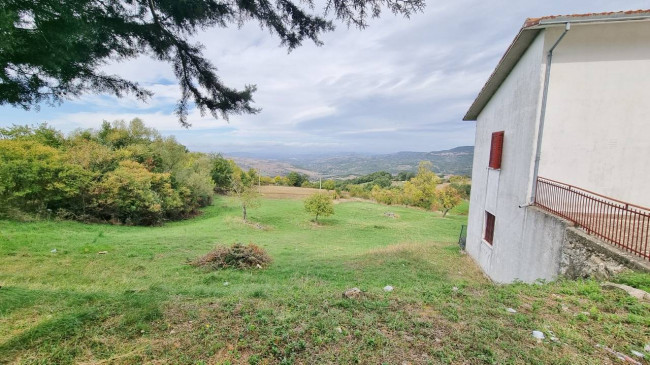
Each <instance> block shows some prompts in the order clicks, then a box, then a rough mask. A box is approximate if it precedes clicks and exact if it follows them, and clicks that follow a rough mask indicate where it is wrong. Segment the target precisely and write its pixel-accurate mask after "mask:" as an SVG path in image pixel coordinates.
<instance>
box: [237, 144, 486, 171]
mask: <svg viewBox="0 0 650 365" xmlns="http://www.w3.org/2000/svg"><path fill="white" fill-rule="evenodd" d="M229 157H230V158H233V159H234V160H235V162H237V164H239V165H240V166H242V167H244V168H250V167H253V168H256V169H258V170H260V171H261V172H262V174H264V175H268V176H275V175H286V174H287V173H289V171H297V172H300V173H305V174H307V175H310V176H312V177H317V176H322V177H347V176H359V175H365V174H369V173H372V172H375V171H388V172H390V173H392V174H397V173H399V172H401V171H415V170H416V169H417V165H418V163H419V162H420V161H424V160H426V161H431V163H432V164H433V170H434V171H435V172H436V173H442V174H454V175H471V173H472V160H473V158H474V147H473V146H463V147H456V148H453V149H450V150H444V151H433V152H408V151H405V152H397V153H392V154H382V155H364V154H355V153H347V154H339V155H303V156H287V157H275V158H273V159H264V158H260V157H261V156H251V155H245V156H244V155H239V156H238V155H234V156H229Z"/></svg>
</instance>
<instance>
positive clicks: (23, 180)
mask: <svg viewBox="0 0 650 365" xmlns="http://www.w3.org/2000/svg"><path fill="white" fill-rule="evenodd" d="M214 164H215V162H214V158H213V157H212V156H209V155H206V154H203V153H191V152H189V151H188V150H187V148H185V146H183V145H181V144H179V143H178V142H176V140H175V139H174V138H172V137H167V138H162V137H161V136H160V135H159V133H158V132H156V131H155V130H154V129H150V128H147V127H146V126H145V125H144V123H143V122H142V121H141V120H139V119H134V120H133V121H131V122H130V123H128V124H127V123H126V122H123V121H118V122H114V123H113V124H110V123H104V124H102V128H101V129H100V130H98V131H95V130H90V129H89V130H78V131H76V132H74V133H72V134H70V135H69V136H68V137H67V138H66V137H65V136H63V134H62V133H60V132H58V131H56V130H54V129H52V128H49V127H47V126H46V125H41V126H40V127H38V128H36V127H28V126H24V127H22V126H13V127H11V128H0V215H2V216H10V217H19V216H22V215H34V216H42V215H44V214H47V216H49V215H51V214H54V213H56V215H57V217H59V218H61V219H64V218H65V219H76V220H81V221H93V222H94V221H110V222H114V223H122V224H139V225H152V224H161V223H162V222H164V221H165V220H169V219H182V218H187V217H190V216H192V215H195V214H197V213H198V208H200V207H203V206H206V205H210V204H211V203H212V196H213V191H214V187H215V183H214V181H213V177H212V175H211V173H210V172H211V169H212V167H213V166H214ZM23 213H24V214H23Z"/></svg>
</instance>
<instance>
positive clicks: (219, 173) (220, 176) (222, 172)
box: [210, 155, 236, 193]
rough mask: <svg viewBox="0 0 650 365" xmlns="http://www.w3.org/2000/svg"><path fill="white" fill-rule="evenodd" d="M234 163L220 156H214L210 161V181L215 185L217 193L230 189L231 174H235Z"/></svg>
mask: <svg viewBox="0 0 650 365" xmlns="http://www.w3.org/2000/svg"><path fill="white" fill-rule="evenodd" d="M235 167H236V166H235V162H234V161H232V160H228V159H226V158H224V157H223V156H221V155H215V156H214V157H213V159H212V170H211V171H210V173H211V175H212V181H214V184H215V190H216V191H217V192H219V193H225V192H227V191H228V190H229V189H230V185H231V179H232V174H233V173H234V172H235Z"/></svg>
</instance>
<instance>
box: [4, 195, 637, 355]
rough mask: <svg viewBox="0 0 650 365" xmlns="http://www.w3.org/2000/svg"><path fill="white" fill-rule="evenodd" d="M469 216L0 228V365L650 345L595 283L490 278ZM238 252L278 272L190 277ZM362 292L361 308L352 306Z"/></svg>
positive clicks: (279, 206)
mask: <svg viewBox="0 0 650 365" xmlns="http://www.w3.org/2000/svg"><path fill="white" fill-rule="evenodd" d="M466 210H467V209H466V206H465V207H460V208H459V209H457V210H455V211H452V212H451V213H450V214H449V215H448V217H447V218H445V219H442V218H441V217H440V215H439V214H438V213H431V212H424V211H421V210H417V209H409V208H402V207H386V206H382V205H378V204H373V203H362V202H348V203H342V204H338V205H336V206H335V212H336V213H335V215H334V216H332V217H329V218H324V219H322V223H321V225H319V226H316V225H314V224H313V223H311V222H310V221H309V220H310V217H309V216H307V215H306V213H304V212H303V208H302V202H301V201H293V200H265V201H264V202H263V204H262V206H261V207H260V208H258V209H255V210H253V211H252V212H251V214H250V218H251V220H252V221H254V222H258V223H260V224H262V225H263V226H264V227H265V229H264V230H260V229H257V228H255V227H253V226H251V225H247V224H244V223H243V222H242V221H241V219H240V218H239V210H238V209H237V207H236V206H235V205H234V204H233V202H232V201H230V200H227V199H217V201H216V203H215V205H214V206H212V207H209V208H207V209H206V210H205V212H204V214H203V215H202V216H200V217H197V218H195V219H192V220H188V221H184V222H176V223H170V224H167V225H165V226H164V227H150V228H145V227H123V226H108V225H86V224H80V223H74V222H34V223H18V222H13V221H0V285H2V288H0V363H4V362H8V363H13V362H15V363H77V362H88V363H98V362H105V363H111V364H113V363H133V364H137V363H143V362H165V363H197V364H200V363H223V364H227V363H245V364H266V363H272V364H276V363H281V364H291V363H306V364H312V363H313V364H315V363H368V364H379V363H388V364H393V363H402V362H410V363H413V364H419V363H566V364H576V363H593V364H597V363H602V362H603V361H612V358H610V357H609V355H608V354H607V353H605V352H604V351H602V350H601V349H599V348H597V347H595V345H596V344H603V345H606V346H609V347H612V348H614V349H615V350H617V351H622V352H625V353H628V354H629V350H632V349H634V350H642V349H643V346H644V344H645V343H646V342H648V338H649V337H650V330H649V329H650V305H648V304H647V303H641V302H638V301H637V300H635V299H633V298H629V297H626V296H624V295H623V294H621V293H619V292H616V291H602V290H601V289H600V286H599V284H598V283H597V282H594V281H578V282H571V281H558V282H554V283H548V284H542V285H525V284H514V285H505V286H496V285H493V284H491V283H489V282H487V281H486V280H485V279H484V278H483V277H482V276H481V274H480V272H479V271H478V270H477V269H476V267H475V266H474V264H473V263H472V261H471V260H470V259H469V258H468V257H467V256H464V255H461V254H460V252H459V250H458V248H457V247H456V245H455V244H454V241H455V240H456V239H457V234H458V232H459V229H460V225H461V224H465V223H466V216H465V215H463V214H466ZM387 211H391V212H395V213H397V214H398V215H399V218H398V219H393V218H389V217H386V216H384V215H383V213H384V212H387ZM234 242H242V243H249V242H252V243H255V244H257V245H259V246H261V247H263V248H265V249H266V250H267V251H268V252H269V253H270V255H271V256H272V257H273V259H274V262H273V263H272V265H271V266H270V267H269V268H268V269H264V270H251V271H237V270H222V271H214V272H209V271H205V270H202V269H199V268H195V267H192V266H190V265H187V261H188V260H191V259H194V258H196V257H197V256H200V255H203V254H205V253H206V252H208V251H209V250H210V249H211V248H213V247H214V246H215V244H232V243H234ZM55 248H56V250H57V252H56V253H52V252H51V250H53V249H55ZM100 251H107V252H108V253H107V254H98V252H100ZM648 278H649V276H648V275H642V274H634V275H628V276H626V277H622V278H621V279H620V280H621V282H626V283H630V284H635V283H641V284H640V285H647V283H648V282H649V279H648ZM226 282H227V283H228V285H224V283H226ZM385 285H392V286H394V287H395V290H394V291H393V292H391V293H386V292H384V291H383V290H382V288H383V287H384V286H385ZM351 287H359V288H360V289H362V290H363V291H364V292H365V295H364V297H363V298H362V299H360V300H348V299H343V298H342V297H341V293H342V292H343V291H344V290H345V289H347V288H351ZM454 287H456V290H454ZM508 307H513V308H515V309H517V313H516V314H514V315H513V314H508V313H507V312H506V311H505V309H506V308H508ZM532 330H541V331H544V332H546V334H547V336H550V335H551V333H553V334H554V336H555V337H557V338H558V341H557V342H555V341H551V340H546V341H544V342H541V343H538V342H536V341H535V340H534V339H533V338H532V336H531V331H532ZM613 360H615V359H613Z"/></svg>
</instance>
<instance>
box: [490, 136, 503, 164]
mask: <svg viewBox="0 0 650 365" xmlns="http://www.w3.org/2000/svg"><path fill="white" fill-rule="evenodd" d="M503 135H504V132H503V131H501V132H494V133H492V143H491V145H490V168H493V169H500V168H501V154H502V153H503Z"/></svg>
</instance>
